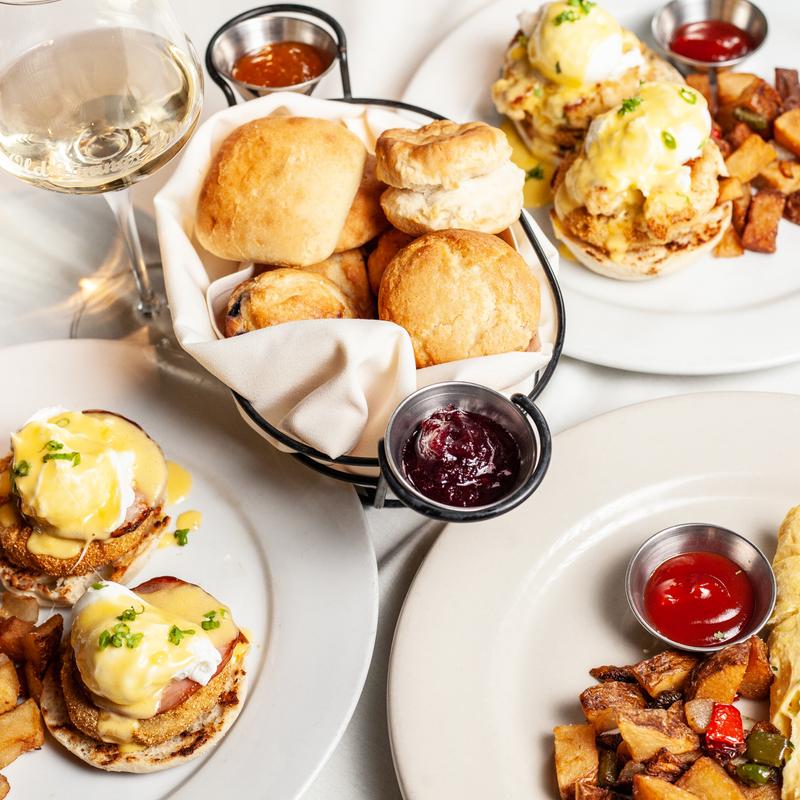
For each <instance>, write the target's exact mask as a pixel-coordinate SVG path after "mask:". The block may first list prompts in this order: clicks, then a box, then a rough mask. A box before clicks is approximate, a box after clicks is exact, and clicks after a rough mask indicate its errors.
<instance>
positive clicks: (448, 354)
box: [378, 230, 540, 368]
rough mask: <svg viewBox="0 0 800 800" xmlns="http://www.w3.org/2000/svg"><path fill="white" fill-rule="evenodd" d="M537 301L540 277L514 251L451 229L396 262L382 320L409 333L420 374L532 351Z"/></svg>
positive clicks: (387, 277) (383, 296) (382, 299)
mask: <svg viewBox="0 0 800 800" xmlns="http://www.w3.org/2000/svg"><path fill="white" fill-rule="evenodd" d="M539 302H540V300H539V284H538V282H537V280H536V277H535V276H534V274H533V271H532V269H531V268H530V267H529V266H528V264H527V263H526V262H525V260H524V259H523V258H522V256H521V255H520V254H519V253H517V251H516V250H514V249H513V248H511V247H509V246H508V245H507V244H506V243H505V242H503V241H502V240H501V239H500V238H499V237H497V236H492V235H489V234H484V233H477V232H474V231H462V230H449V231H437V232H436V233H429V234H426V235H425V236H422V237H420V238H419V239H416V240H415V241H413V242H412V243H411V244H409V245H408V246H407V247H404V248H403V249H402V250H401V251H400V252H399V253H398V254H397V255H396V256H395V257H394V258H393V259H392V261H391V262H390V264H389V266H388V267H387V269H386V272H385V273H384V276H383V280H382V281H381V289H380V294H379V295H378V315H379V317H380V319H384V320H389V321H391V322H395V323H397V324H398V325H402V327H404V328H405V329H406V330H407V331H408V334H409V336H410V337H411V342H412V344H413V346H414V355H415V357H416V362H417V367H418V368H422V367H429V366H432V365H434V364H442V363H444V362H447V361H457V360H459V359H462V358H474V357H476V356H487V355H493V354H495V353H508V352H513V351H525V350H529V349H531V347H532V343H533V342H534V341H535V336H536V331H537V327H538V324H539Z"/></svg>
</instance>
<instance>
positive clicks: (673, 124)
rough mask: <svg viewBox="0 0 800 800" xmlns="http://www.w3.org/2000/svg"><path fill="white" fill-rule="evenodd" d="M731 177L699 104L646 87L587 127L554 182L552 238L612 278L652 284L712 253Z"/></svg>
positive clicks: (686, 92) (698, 98) (725, 216)
mask: <svg viewBox="0 0 800 800" xmlns="http://www.w3.org/2000/svg"><path fill="white" fill-rule="evenodd" d="M726 174H727V171H726V168H725V163H724V161H723V159H722V155H721V154H720V151H719V148H718V147H717V145H716V144H715V142H714V140H713V138H712V135H711V116H710V114H709V112H708V107H707V105H706V101H705V99H704V98H703V96H702V95H701V94H700V93H699V92H696V91H695V90H694V89H690V88H689V87H688V86H681V85H678V84H675V83H645V84H643V85H642V86H640V87H637V89H636V91H635V92H634V93H633V94H631V95H630V96H629V97H626V98H625V99H623V100H622V102H620V103H619V104H618V105H617V106H616V107H614V108H612V109H611V110H610V111H607V112H606V113H604V114H601V115H600V116H598V117H597V118H596V119H595V120H594V121H593V122H592V124H591V127H590V128H589V132H588V134H587V136H586V140H585V142H584V144H583V146H582V148H581V149H580V152H579V153H578V154H577V155H576V156H573V157H571V158H570V159H568V160H565V161H564V162H563V163H562V164H561V167H560V169H559V171H558V173H557V174H556V177H555V183H554V189H555V207H554V209H553V211H552V212H551V219H552V221H553V227H554V229H555V233H556V236H557V237H558V238H559V239H561V240H562V241H563V242H564V243H565V244H566V246H567V247H568V248H569V250H570V251H571V252H572V253H573V255H574V256H575V257H576V258H577V259H578V260H579V261H580V262H581V263H583V264H584V265H585V266H587V267H589V268H590V269H592V270H594V271H595V272H599V273H600V274H603V275H607V276H609V277H614V278H621V279H627V280H635V279H642V278H651V277H655V276H657V275H661V274H664V273H666V272H671V271H674V270H676V269H678V268H679V267H682V266H685V265H686V264H688V263H689V262H690V261H691V260H692V259H693V258H695V257H696V256H697V255H699V254H701V253H703V252H705V251H707V250H710V249H711V248H712V247H714V245H716V243H717V242H718V241H719V239H720V238H721V236H722V234H723V233H724V231H725V229H726V228H727V226H728V223H729V221H730V217H731V203H730V202H725V203H721V204H718V202H717V201H718V197H719V183H718V178H719V177H720V176H724V175H726Z"/></svg>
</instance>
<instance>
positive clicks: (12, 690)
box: [0, 653, 19, 714]
mask: <svg viewBox="0 0 800 800" xmlns="http://www.w3.org/2000/svg"><path fill="white" fill-rule="evenodd" d="M18 697H19V678H18V677H17V669H16V667H15V666H14V662H13V661H12V660H11V659H10V658H9V657H8V656H7V655H6V654H5V653H0V714H5V713H6V711H11V709H12V708H15V707H16V705H17V698H18Z"/></svg>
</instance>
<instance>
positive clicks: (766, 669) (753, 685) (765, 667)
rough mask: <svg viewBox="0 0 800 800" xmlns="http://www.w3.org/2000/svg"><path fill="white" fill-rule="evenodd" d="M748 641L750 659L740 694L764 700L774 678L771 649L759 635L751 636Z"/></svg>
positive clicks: (748, 697) (749, 698) (750, 698)
mask: <svg viewBox="0 0 800 800" xmlns="http://www.w3.org/2000/svg"><path fill="white" fill-rule="evenodd" d="M747 642H748V644H749V645H750V659H749V661H748V662H747V670H746V671H745V673H744V678H743V679H742V684H741V686H740V687H739V694H740V695H741V696H742V697H746V698H747V699H748V700H763V699H764V698H765V697H766V696H767V695H768V694H769V687H770V686H771V685H772V679H773V678H774V674H773V672H772V669H771V667H770V664H769V649H768V648H767V643H766V642H765V641H764V640H763V639H761V638H760V637H758V636H751V637H750V638H749V639H748V640H747Z"/></svg>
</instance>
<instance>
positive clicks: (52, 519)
mask: <svg viewBox="0 0 800 800" xmlns="http://www.w3.org/2000/svg"><path fill="white" fill-rule="evenodd" d="M11 446H12V453H13V463H12V475H13V479H14V483H15V486H16V493H17V495H18V497H19V504H20V509H21V511H22V512H23V514H24V515H25V516H26V517H28V518H29V519H30V520H32V521H33V523H34V531H35V532H34V534H33V535H32V536H31V537H30V539H29V545H28V546H29V549H30V550H31V552H34V553H40V554H47V555H52V556H55V557H57V558H68V557H72V556H74V555H77V554H78V553H80V551H81V549H82V547H83V546H84V545H85V544H86V542H89V541H92V540H93V539H107V538H108V537H109V536H110V535H111V534H112V533H113V532H114V531H115V530H116V529H117V528H119V527H120V526H121V525H122V524H123V522H124V521H125V519H126V517H127V514H128V511H129V510H130V509H131V508H132V507H133V506H134V504H135V503H136V502H137V500H139V499H141V500H143V501H144V502H145V503H146V504H147V505H148V506H152V505H157V504H158V503H160V502H161V500H162V497H163V494H164V489H165V486H166V481H167V468H166V463H165V461H164V457H163V455H162V453H161V450H160V448H159V447H158V445H157V444H156V443H155V442H154V441H153V440H152V439H150V437H149V436H147V434H146V433H145V432H144V431H143V430H142V429H141V428H139V427H137V426H136V425H134V424H133V423H131V422H129V421H128V420H126V419H123V418H122V417H119V416H116V415H114V414H109V413H105V412H88V413H83V412H79V411H64V410H54V409H50V410H45V411H44V412H40V413H39V414H37V415H35V416H34V417H33V418H32V419H31V420H30V421H29V422H28V423H26V424H25V425H24V426H23V427H22V428H21V429H20V430H19V431H17V432H16V433H13V434H12V436H11Z"/></svg>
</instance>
